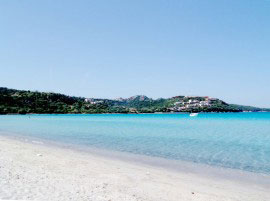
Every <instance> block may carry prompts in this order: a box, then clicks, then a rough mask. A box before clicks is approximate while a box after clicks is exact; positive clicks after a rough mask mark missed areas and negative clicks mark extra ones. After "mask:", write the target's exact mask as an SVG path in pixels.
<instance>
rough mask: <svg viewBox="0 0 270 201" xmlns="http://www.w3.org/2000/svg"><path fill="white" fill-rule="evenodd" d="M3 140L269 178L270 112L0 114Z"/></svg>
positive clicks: (0, 128)
mask: <svg viewBox="0 0 270 201" xmlns="http://www.w3.org/2000/svg"><path fill="white" fill-rule="evenodd" d="M0 135H5V136H9V137H17V138H21V139H29V140H32V141H33V142H41V143H43V142H53V143H58V144H63V145H66V146H70V147H80V148H81V149H85V150H87V149H98V150H106V151H108V152H118V153H126V154H133V155H137V156H147V157H150V158H152V157H153V158H155V159H160V160H164V159H166V161H171V162H172V164H173V162H175V161H179V162H181V161H182V162H188V163H192V164H202V165H207V166H212V167H222V168H227V169H236V170H241V171H246V172H253V173H262V174H266V175H270V113H268V112H258V113H255V112H254V113H253V112H247V113H200V114H199V115H198V116H195V117H190V116H189V114H184V113H174V114H59V115H57V114H53V115H51V114H50V115H47V114H46V115H45V114H44V115H36V114H32V115H0Z"/></svg>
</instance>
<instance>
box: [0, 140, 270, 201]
mask: <svg viewBox="0 0 270 201" xmlns="http://www.w3.org/2000/svg"><path fill="white" fill-rule="evenodd" d="M146 159H147V158H146ZM0 166H1V167H0V176H1V180H0V186H1V187H2V188H1V190H0V199H30V200H31V199H32V200H69V199H70V200H87V199H88V200H111V201H112V200H117V201H118V200H119V201H122V200H153V201H157V200H164V201H165V200H169V201H174V200H175V201H176V200H194V199H196V200H201V201H209V200H252V201H254V200H260V201H264V200H265V201H266V200H267V199H268V198H269V197H270V192H268V187H269V184H265V185H258V184H257V183H252V181H251V182H237V181H236V180H237V179H236V180H233V179H232V180H230V179H221V178H219V177H207V175H200V174H198V173H196V172H192V171H188V170H187V171H174V170H172V169H168V168H164V167H159V166H156V165H155V164H152V165H151V164H145V163H138V162H134V158H131V159H130V161H126V160H121V157H120V158H119V157H118V156H115V157H108V156H106V155H103V156H102V155H100V154H97V153H89V152H82V151H79V150H74V149H69V148H64V147H56V146H47V145H46V144H39V143H36V142H34V143H30V142H23V141H20V140H16V139H11V138H9V137H4V136H0ZM183 167H184V166H183ZM267 177H268V176H267ZM266 179H267V178H266Z"/></svg>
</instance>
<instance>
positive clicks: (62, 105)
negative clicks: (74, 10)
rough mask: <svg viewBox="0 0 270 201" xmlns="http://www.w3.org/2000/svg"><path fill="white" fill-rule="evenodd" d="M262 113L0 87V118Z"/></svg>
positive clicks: (213, 102)
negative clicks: (13, 116)
mask: <svg viewBox="0 0 270 201" xmlns="http://www.w3.org/2000/svg"><path fill="white" fill-rule="evenodd" d="M262 110H263V109H260V108H254V107H248V106H240V105H231V104H227V103H225V102H223V101H221V100H219V99H213V98H209V97H187V96H176V97H173V98H168V99H163V98H160V99H157V100H153V99H151V98H148V97H146V96H133V97H130V98H127V99H123V98H120V99H117V100H109V99H85V98H82V97H72V96H66V95H63V94H58V93H45V92H37V91H35V92H33V91H24V90H15V89H8V88H2V87H0V114H27V113H38V114H52V113H54V114H66V113H74V114H81V113H86V114H90V113H154V112H241V111H262ZM264 110H266V109H264ZM268 111H269V110H268Z"/></svg>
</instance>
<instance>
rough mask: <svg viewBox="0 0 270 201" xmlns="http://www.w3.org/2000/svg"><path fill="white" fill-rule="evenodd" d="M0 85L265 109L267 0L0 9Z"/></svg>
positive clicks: (6, 0)
mask: <svg viewBox="0 0 270 201" xmlns="http://www.w3.org/2000/svg"><path fill="white" fill-rule="evenodd" d="M0 86H1V87H8V88H15V89H26V90H38V91H45V92H57V93H64V94H67V95H74V96H82V97H96V98H97V97H98V98H118V97H124V98H126V97H130V96H133V95H137V94H143V95H147V96H148V97H152V98H159V97H164V98H167V97H172V96H176V95H198V96H200V95H201V96H211V97H216V98H220V99H222V100H224V101H226V102H228V103H237V104H243V105H253V106H259V107H270V93H269V92H270V90H269V87H270V0H218V1H216V0H175V1H174V0H136V1H133V0H95V1H94V0H76V1H74V0H62V1H60V0H46V1H36V0H24V1H21V0H1V1H0Z"/></svg>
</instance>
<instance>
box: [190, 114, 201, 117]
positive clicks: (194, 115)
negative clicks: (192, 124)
mask: <svg viewBox="0 0 270 201" xmlns="http://www.w3.org/2000/svg"><path fill="white" fill-rule="evenodd" d="M198 114H199V113H190V115H189V116H190V117H196V116H198Z"/></svg>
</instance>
